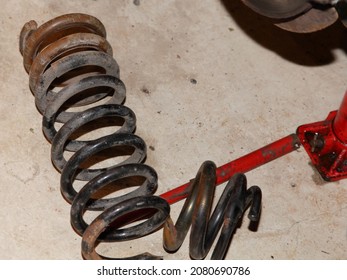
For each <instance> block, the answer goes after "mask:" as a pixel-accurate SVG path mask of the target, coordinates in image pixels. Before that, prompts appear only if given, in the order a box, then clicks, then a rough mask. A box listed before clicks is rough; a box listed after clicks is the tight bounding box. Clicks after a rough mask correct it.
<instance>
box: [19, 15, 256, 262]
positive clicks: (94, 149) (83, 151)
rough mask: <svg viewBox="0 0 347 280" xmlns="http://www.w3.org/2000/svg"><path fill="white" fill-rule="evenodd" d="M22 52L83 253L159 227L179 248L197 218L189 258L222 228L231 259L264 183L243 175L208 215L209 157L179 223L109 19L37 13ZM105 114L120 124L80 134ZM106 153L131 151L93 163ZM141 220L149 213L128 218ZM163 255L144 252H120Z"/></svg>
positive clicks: (222, 244)
mask: <svg viewBox="0 0 347 280" xmlns="http://www.w3.org/2000/svg"><path fill="white" fill-rule="evenodd" d="M20 52H21V53H22V55H23V60H24V67H25V69H26V71H27V72H28V73H29V85H30V89H31V91H32V93H33V94H34V96H35V104H36V106H37V108H38V110H39V112H40V113H41V114H42V116H43V120H42V129H43V133H44V135H45V137H46V138H47V140H48V141H49V142H50V143H51V144H52V146H51V159H52V163H53V165H54V166H55V167H56V169H57V170H58V171H59V172H60V173H61V181H60V189H61V193H62V195H63V197H64V198H65V199H66V201H67V202H69V203H70V204H71V224H72V227H73V228H74V230H75V231H76V232H77V233H78V234H79V235H81V236H82V256H83V257H84V258H85V259H107V257H104V256H102V255H100V254H98V253H97V252H96V246H97V243H98V242H116V241H125V240H131V239H135V238H140V237H142V236H145V235H148V234H150V233H152V232H154V231H156V230H158V229H159V228H161V227H164V247H165V249H166V250H168V251H175V250H177V249H178V248H179V247H180V245H181V244H182V242H183V239H184V237H185V236H186V233H187V231H188V230H189V228H190V225H191V224H192V234H191V245H190V254H191V257H192V258H197V259H202V258H204V257H205V256H206V255H207V253H208V251H209V249H210V247H211V245H212V242H213V240H214V239H215V237H216V235H217V233H218V231H219V229H220V227H222V231H221V232H222V233H221V237H220V239H219V242H218V244H217V246H216V249H215V251H214V254H213V256H212V258H223V257H224V255H225V253H226V251H227V248H228V246H229V242H230V238H231V236H232V233H233V232H234V230H235V228H236V226H237V224H238V222H239V220H240V219H241V218H242V216H243V213H244V212H245V211H246V209H247V208H248V207H249V205H251V204H252V207H251V210H250V214H249V218H250V219H251V220H253V221H257V220H258V219H259V214H260V204H261V191H260V189H259V188H258V187H256V186H253V187H251V188H249V189H248V190H247V188H246V178H245V176H244V175H243V174H237V175H235V176H234V177H233V179H232V180H231V181H230V182H229V183H228V185H227V187H226V188H225V190H224V192H223V195H222V197H221V199H220V202H219V203H218V205H217V207H216V210H215V211H214V213H213V214H212V216H211V219H210V222H209V223H208V220H209V216H210V214H209V213H210V208H211V205H212V197H213V191H214V188H215V165H214V163H212V162H209V161H207V162H205V163H204V164H203V165H202V166H201V168H200V170H199V172H198V174H197V177H196V179H195V180H193V181H192V184H191V192H190V196H189V197H188V199H187V200H186V203H185V206H184V208H183V211H182V213H181V215H180V217H179V219H178V221H177V223H176V225H175V226H174V225H173V222H172V220H171V218H170V216H169V213H170V206H169V204H168V203H167V201H166V200H164V199H163V198H161V197H160V196H154V195H153V194H154V193H155V191H156V189H157V185H158V183H157V181H158V179H157V174H156V172H155V170H154V169H153V168H151V167H150V166H148V165H146V164H144V160H145V157H146V144H145V142H144V141H143V140H142V139H141V138H140V137H138V136H136V135H135V134H134V130H135V127H136V117H135V114H134V112H133V111H132V110H130V109H129V108H127V107H126V106H124V105H122V104H123V102H124V99H125V86H124V84H123V82H122V81H121V80H120V79H119V67H118V64H117V62H116V61H115V59H114V58H113V57H112V48H111V46H110V44H109V43H108V42H107V40H106V31H105V28H104V26H103V24H102V23H101V22H100V21H99V20H98V19H96V18H95V17H92V16H90V15H85V14H67V15H63V16H60V17H57V18H54V19H52V20H50V21H48V22H46V23H44V24H43V25H41V26H40V27H38V25H37V23H36V22H35V21H30V22H28V23H26V24H25V25H24V27H23V29H22V31H21V34H20ZM100 103H101V105H100ZM71 109H74V110H71ZM104 119H108V124H110V119H114V120H113V122H111V127H112V128H113V127H116V128H117V129H116V131H115V132H113V133H111V134H108V135H106V136H101V137H97V138H96V139H93V140H80V139H79V137H80V136H81V135H83V134H84V133H85V130H87V132H89V131H88V129H89V130H93V128H94V129H95V127H94V126H95V124H94V126H93V125H91V124H92V123H93V122H96V123H98V122H97V121H100V120H104ZM59 123H61V127H60V128H59V129H57V128H56V127H57V124H59ZM100 124H101V125H103V124H102V122H100V123H99V125H100ZM88 126H89V128H87V127H88ZM90 127H91V128H90ZM110 149H114V151H115V152H110ZM66 151H69V152H72V153H73V155H72V156H71V157H70V158H69V159H66V156H65V153H66ZM102 154H103V156H104V157H105V154H107V155H108V157H111V158H112V159H113V158H116V157H119V156H125V157H126V159H124V160H123V161H122V162H120V163H115V164H112V165H111V166H110V167H106V168H105V167H102V168H91V167H92V166H93V165H94V164H95V162H97V158H98V157H102V156H101V155H102ZM136 178H137V179H136ZM138 178H142V179H141V180H140V181H139V180H138ZM76 180H80V181H87V183H86V184H85V185H84V186H83V187H82V188H80V190H79V191H77V190H76V187H75V186H74V185H73V184H74V183H75V181H76ZM132 180H133V181H135V182H137V183H132ZM138 182H140V183H138ZM110 185H113V186H114V185H116V191H118V190H121V189H126V188H128V187H129V186H138V188H136V189H135V190H133V191H131V192H128V193H126V194H123V195H121V196H118V197H112V198H106V197H105V195H100V194H99V193H102V192H103V191H105V189H107V188H108V187H109V186H110ZM109 192H110V191H109ZM112 192H115V190H114V189H113V190H112V191H111V192H110V193H112ZM192 205H195V206H194V207H192ZM87 210H91V211H101V212H102V213H101V214H100V215H99V216H97V217H96V218H95V219H94V220H93V221H92V222H91V223H90V225H88V224H87V222H86V221H85V220H84V218H83V215H84V214H85V212H86V211H87ZM122 218H123V222H120V221H121V220H122ZM124 220H125V221H124ZM139 220H144V221H142V222H141V223H139V224H137V225H135V226H131V227H126V228H123V227H122V226H123V225H125V224H130V223H131V222H133V221H139ZM117 221H118V223H116V222H117ZM222 224H223V225H222ZM201 233H204V234H201ZM205 233H206V234H205ZM197 236H199V238H197ZM159 258H160V257H157V256H153V255H151V254H149V253H143V254H139V255H136V256H133V257H124V258H122V259H159Z"/></svg>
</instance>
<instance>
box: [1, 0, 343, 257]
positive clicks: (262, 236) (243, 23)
mask: <svg viewBox="0 0 347 280" xmlns="http://www.w3.org/2000/svg"><path fill="white" fill-rule="evenodd" d="M138 2H139V3H140V4H139V5H135V4H134V3H133V1H126V0H118V1H111V0H107V1H106V0H105V1H91V0H88V1H82V0H78V1H65V0H63V1H53V0H48V1H39V0H33V1H24V0H15V1H3V0H2V1H1V7H2V8H1V10H0V28H1V32H0V51H1V54H2V55H1V56H0V65H1V68H0V81H1V83H0V93H1V97H0V98H1V102H0V114H1V118H0V127H1V134H0V151H1V156H0V166H1V168H0V178H1V180H0V192H1V197H2V200H1V204H0V213H1V214H0V224H1V228H2V230H1V232H0V258H1V259H81V254H80V241H81V238H80V237H79V236H78V235H77V234H76V233H75V232H74V231H73V230H72V228H71V225H70V222H69V210H70V208H69V204H67V203H66V201H64V199H63V198H62V196H61V194H60V190H59V179H60V177H59V173H58V172H57V171H56V170H55V169H54V168H53V166H52V164H51V161H50V144H49V143H48V142H47V141H46V140H45V138H44V137H43V134H42V131H41V116H40V114H39V113H38V111H37V109H36V108H35V105H34V98H33V96H32V94H31V93H30V91H29V85H28V77H27V73H26V72H25V70H24V68H23V65H22V57H21V55H20V53H19V50H18V39H19V32H20V30H21V28H22V26H23V24H24V23H25V22H27V21H29V20H31V19H34V20H36V21H37V22H38V23H39V24H42V23H44V22H45V21H47V20H49V19H51V18H53V17H56V16H58V15H61V14H65V13H70V12H82V13H89V14H91V15H94V16H96V17H98V18H99V19H100V20H101V21H102V22H103V23H104V25H105V27H106V30H107V36H108V40H109V42H110V43H111V45H112V47H113V49H114V57H115V58H116V60H117V61H118V63H119V65H120V69H121V79H122V80H123V81H124V83H125V85H126V87H127V100H126V105H127V106H128V107H130V108H131V109H132V110H133V111H134V112H135V113H136V116H137V119H138V122H137V131H136V134H137V135H139V136H141V137H142V138H143V139H144V140H145V141H146V143H147V145H148V146H149V147H150V149H149V152H148V157H147V161H146V163H147V164H149V165H151V166H152V167H154V168H155V169H156V171H157V172H158V175H159V189H158V194H159V193H162V192H165V191H167V190H168V189H171V188H173V187H175V186H178V185H181V184H182V183H185V182H187V181H188V180H189V179H190V178H192V177H193V176H194V175H195V172H196V171H197V170H198V168H199V166H200V164H201V163H202V162H203V161H204V160H213V161H215V162H216V164H217V165H221V164H224V163H226V162H228V161H230V160H232V159H236V158H238V157H240V156H242V155H244V154H246V153H248V152H251V151H253V150H255V149H257V148H260V147H262V146H263V145H266V144H268V143H270V142H272V141H274V140H277V139H279V138H281V137H283V136H286V135H288V134H290V133H293V132H295V130H296V128H297V126H299V125H301V124H305V123H310V122H313V121H320V120H323V119H325V118H326V116H327V115H328V112H329V111H332V110H335V109H337V108H338V106H339V104H340V101H341V99H342V96H343V93H344V92H345V90H346V89H347V81H346V76H345V75H346V70H347V56H346V53H347V39H346V38H347V36H346V35H347V32H346V30H345V29H343V28H342V27H341V25H340V24H339V23H337V24H335V25H334V26H332V27H330V28H328V29H326V30H324V31H322V32H318V33H315V34H310V35H297V34H292V33H288V32H285V31H282V30H280V29H278V28H276V27H274V26H272V25H271V24H270V23H269V22H268V21H267V20H266V19H264V18H263V17H261V16H258V15H256V14H254V13H253V12H251V11H250V10H249V9H248V8H247V7H245V6H243V5H242V3H240V2H239V1H236V0H235V1H218V0H209V1H197V0H192V1H184V0H175V1H164V2H163V1H158V0H145V1H138ZM247 177H248V181H249V184H251V185H252V184H256V185H259V186H260V187H261V188H262V190H263V212H262V219H261V222H260V225H259V228H258V231H257V232H251V231H249V230H248V228H247V225H248V221H247V220H246V219H245V220H244V222H243V224H242V226H241V227H240V228H239V229H238V230H237V232H236V234H235V236H234V238H233V240H232V244H231V247H230V249H229V252H228V255H227V259H346V258H347V183H346V182H345V181H340V182H336V183H325V182H323V181H322V180H321V179H320V177H319V176H318V175H317V173H316V172H315V171H314V169H313V168H312V167H311V166H310V163H309V159H308V156H307V155H306V154H305V152H304V150H303V149H300V150H299V151H297V152H293V153H291V154H289V155H287V156H285V157H283V158H280V159H278V160H276V161H273V162H271V163H269V164H266V165H264V166H262V167H260V168H258V169H256V170H253V171H251V172H248V173H247ZM221 188H222V186H221V187H219V188H218V190H217V195H218V193H220V190H221ZM181 206H182V203H177V204H175V205H173V206H172V213H173V218H176V217H177V215H178V211H179V209H180V207H181ZM161 235H162V233H161V232H157V233H155V234H153V235H150V236H147V237H145V238H143V239H141V240H136V241H132V242H124V243H116V244H108V245H107V246H106V245H102V246H100V248H99V249H100V250H101V251H102V252H104V253H105V254H108V256H119V252H122V253H123V254H124V255H132V254H136V253H140V252H144V251H148V252H151V253H153V254H158V255H163V256H164V258H165V259H189V256H188V249H187V246H188V241H187V240H186V241H185V242H184V244H183V246H182V248H181V249H180V250H179V251H178V252H177V253H176V254H173V255H171V254H168V253H167V252H165V251H164V249H163V248H162V241H161Z"/></svg>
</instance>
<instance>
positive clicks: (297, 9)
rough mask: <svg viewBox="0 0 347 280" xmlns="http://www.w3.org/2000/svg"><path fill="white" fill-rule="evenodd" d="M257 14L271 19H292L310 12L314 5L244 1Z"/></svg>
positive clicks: (295, 1) (292, 0) (295, 0)
mask: <svg viewBox="0 0 347 280" xmlns="http://www.w3.org/2000/svg"><path fill="white" fill-rule="evenodd" d="M242 2H243V3H244V4H245V5H247V6H248V7H250V8H251V9H253V10H254V11H255V12H257V13H259V14H261V15H263V16H266V17H269V18H278V19H282V18H290V17H293V16H296V15H298V14H301V13H303V12H306V11H308V10H309V9H311V8H312V5H311V4H310V3H309V1H307V0H242Z"/></svg>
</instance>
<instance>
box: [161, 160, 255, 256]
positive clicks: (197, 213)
mask: <svg viewBox="0 0 347 280" xmlns="http://www.w3.org/2000/svg"><path fill="white" fill-rule="evenodd" d="M215 183H216V166H215V164H214V163H213V162H211V161H206V162H204V163H203V164H202V165H201V167H200V169H199V171H198V173H197V175H196V177H195V179H194V180H193V181H192V183H191V187H190V193H189V196H188V197H187V199H186V201H185V204H184V206H183V208H182V211H181V213H180V215H179V217H178V220H177V222H176V224H175V225H173V222H172V220H171V219H168V220H167V222H166V224H165V227H164V247H165V249H166V250H168V251H176V250H178V248H179V247H180V246H181V245H182V243H183V241H184V239H185V237H186V235H187V233H188V230H189V228H190V227H191V234H190V244H189V252H190V256H191V257H192V258H193V259H203V258H205V257H206V255H207V254H208V252H209V250H210V248H211V246H212V243H213V242H214V240H215V239H216V236H217V234H218V232H219V230H220V228H222V230H221V235H220V237H219V239H218V242H217V245H216V247H215V248H214V251H213V254H212V259H223V258H224V257H225V253H226V252H227V249H228V247H229V243H230V240H231V237H232V235H233V233H234V232H235V230H236V228H237V225H238V224H239V222H240V220H241V219H242V217H243V214H244V212H245V211H246V210H247V208H248V207H249V206H251V210H250V213H249V216H248V217H249V219H250V220H251V221H259V218H260V212H261V196H262V194H261V190H260V188H259V187H257V186H252V187H250V188H249V189H248V190H247V180H246V176H245V175H244V174H240V173H238V174H235V175H234V176H233V177H232V179H231V180H230V181H229V182H228V183H227V185H226V187H225V189H224V191H223V193H222V195H221V197H220V199H219V201H218V203H217V205H216V207H215V209H214V211H213V213H212V215H210V212H211V208H212V203H213V197H214V191H215Z"/></svg>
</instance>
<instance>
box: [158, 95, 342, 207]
mask: <svg viewBox="0 0 347 280" xmlns="http://www.w3.org/2000/svg"><path fill="white" fill-rule="evenodd" d="M301 144H302V145H303V147H304V148H305V150H306V152H307V153H308V155H309V157H310V158H311V161H312V163H313V165H314V166H315V168H316V169H317V170H318V172H319V173H320V175H321V176H322V178H323V179H324V180H326V181H337V180H341V179H344V178H346V177H347V92H346V93H345V95H344V98H343V101H342V103H341V106H340V108H339V110H338V111H333V112H330V113H329V115H328V117H327V118H326V120H324V121H320V122H315V123H311V124H306V125H301V126H299V127H298V129H297V131H296V134H295V133H294V134H290V135H288V136H286V137H284V138H282V139H279V140H277V141H275V142H273V143H271V144H269V145H267V146H265V147H262V148H260V149H258V150H256V151H254V152H251V153H249V154H247V155H245V156H243V157H240V158H238V159H236V160H233V161H231V162H229V163H227V164H224V165H222V166H220V167H218V168H217V181H216V185H219V184H222V183H224V182H226V181H228V180H229V179H230V178H231V177H232V176H233V175H234V174H235V173H245V172H247V171H250V170H252V169H255V168H257V167H259V166H261V165H264V164H266V163H268V162H270V161H272V160H274V159H277V158H279V157H281V156H284V155H286V154H288V153H290V152H292V151H295V150H297V149H298V148H300V145H301ZM189 186H190V182H188V183H186V184H184V185H182V186H180V187H177V188H175V189H173V190H170V191H168V192H166V193H164V194H162V195H161V197H162V198H164V199H165V200H167V202H168V203H169V204H173V203H175V202H177V201H180V200H182V199H184V198H186V197H187V195H188V193H189Z"/></svg>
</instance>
